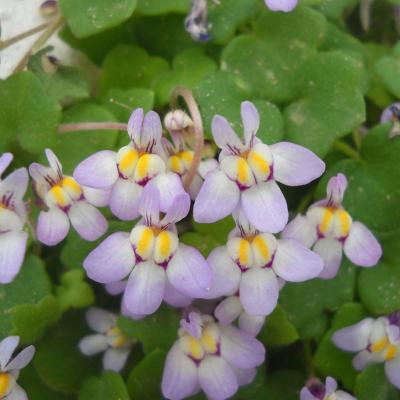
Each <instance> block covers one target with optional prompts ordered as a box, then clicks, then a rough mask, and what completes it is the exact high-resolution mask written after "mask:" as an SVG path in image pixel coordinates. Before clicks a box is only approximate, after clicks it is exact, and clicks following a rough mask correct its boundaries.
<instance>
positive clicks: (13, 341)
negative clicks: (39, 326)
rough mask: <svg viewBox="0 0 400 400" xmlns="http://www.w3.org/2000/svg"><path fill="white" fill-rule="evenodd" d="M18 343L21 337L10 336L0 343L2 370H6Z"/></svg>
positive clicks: (0, 365)
mask: <svg viewBox="0 0 400 400" xmlns="http://www.w3.org/2000/svg"><path fill="white" fill-rule="evenodd" d="M18 343H19V336H8V337H6V338H5V339H3V340H2V341H1V342H0V370H4V368H5V366H6V365H7V364H8V362H9V361H10V358H11V356H12V354H13V353H14V350H15V349H16V348H17V347H18Z"/></svg>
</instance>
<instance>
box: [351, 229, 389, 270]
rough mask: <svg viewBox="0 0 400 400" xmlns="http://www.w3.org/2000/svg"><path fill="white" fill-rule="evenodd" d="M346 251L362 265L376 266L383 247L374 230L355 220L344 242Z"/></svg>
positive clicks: (353, 259) (354, 260) (354, 261)
mask: <svg viewBox="0 0 400 400" xmlns="http://www.w3.org/2000/svg"><path fill="white" fill-rule="evenodd" d="M344 253H345V254H346V256H347V257H348V258H349V260H350V261H351V262H352V263H354V264H356V265H359V266H361V267H372V266H374V265H375V264H376V263H377V262H378V261H379V259H380V258H381V256H382V247H381V245H380V244H379V242H378V241H377V240H376V238H375V236H374V235H373V234H372V232H371V231H370V230H369V229H368V228H367V227H366V226H365V225H364V224H362V223H361V222H353V224H352V226H351V229H350V233H349V236H348V237H347V239H346V241H345V242H344Z"/></svg>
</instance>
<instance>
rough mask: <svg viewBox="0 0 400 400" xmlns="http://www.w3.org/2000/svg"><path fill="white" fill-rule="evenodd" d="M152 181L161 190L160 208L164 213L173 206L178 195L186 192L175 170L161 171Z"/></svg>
mask: <svg viewBox="0 0 400 400" xmlns="http://www.w3.org/2000/svg"><path fill="white" fill-rule="evenodd" d="M151 183H152V184H153V185H155V186H156V187H157V189H158V191H159V192H160V210H161V212H164V213H165V212H166V211H167V210H168V209H169V208H170V207H172V203H173V201H174V199H175V197H176V196H177V195H179V194H185V193H186V192H185V189H184V188H183V185H182V180H181V179H180V177H179V175H178V174H175V173H174V172H163V173H160V174H158V175H157V176H156V177H155V178H153V179H152V180H151Z"/></svg>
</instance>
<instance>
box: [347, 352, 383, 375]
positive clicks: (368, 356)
mask: <svg viewBox="0 0 400 400" xmlns="http://www.w3.org/2000/svg"><path fill="white" fill-rule="evenodd" d="M376 361H377V360H376V357H375V355H374V354H373V353H370V352H369V351H368V350H362V351H361V352H360V353H358V354H357V355H356V356H355V357H354V358H353V367H354V369H356V370H357V371H362V370H363V369H365V368H367V367H368V365H370V364H373V363H375V362H376Z"/></svg>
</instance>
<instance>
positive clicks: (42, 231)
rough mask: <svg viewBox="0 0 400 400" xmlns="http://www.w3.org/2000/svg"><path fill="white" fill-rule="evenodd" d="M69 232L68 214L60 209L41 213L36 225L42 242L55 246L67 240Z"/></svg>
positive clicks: (37, 233) (38, 236)
mask: <svg viewBox="0 0 400 400" xmlns="http://www.w3.org/2000/svg"><path fill="white" fill-rule="evenodd" d="M68 231H69V219H68V217H67V214H65V213H64V212H63V211H61V210H59V209H58V208H51V209H50V210H49V211H41V212H40V214H39V219H38V222H37V225H36V235H37V238H38V240H39V241H40V242H42V243H44V244H45V245H47V246H54V245H56V244H58V243H60V242H61V241H62V240H64V239H65V237H66V236H67V234H68Z"/></svg>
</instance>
